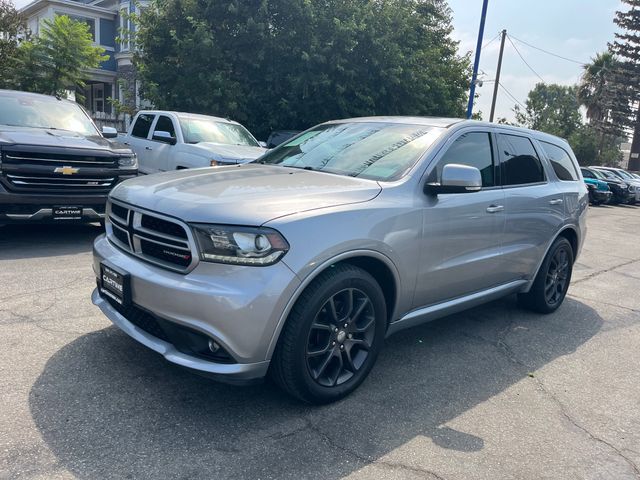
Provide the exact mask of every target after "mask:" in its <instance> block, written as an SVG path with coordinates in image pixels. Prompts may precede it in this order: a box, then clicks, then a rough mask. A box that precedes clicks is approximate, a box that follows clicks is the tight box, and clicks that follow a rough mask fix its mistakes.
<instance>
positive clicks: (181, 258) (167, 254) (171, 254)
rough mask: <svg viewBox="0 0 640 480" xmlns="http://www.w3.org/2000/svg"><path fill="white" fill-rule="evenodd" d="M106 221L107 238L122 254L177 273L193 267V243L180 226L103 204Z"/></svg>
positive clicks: (160, 217) (115, 204) (156, 216)
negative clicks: (127, 254)
mask: <svg viewBox="0 0 640 480" xmlns="http://www.w3.org/2000/svg"><path fill="white" fill-rule="evenodd" d="M107 218H108V222H107V224H106V231H107V237H108V238H109V240H110V241H111V242H112V243H113V244H114V245H116V246H118V247H119V248H121V249H122V250H125V251H126V252H128V253H130V254H132V255H135V256H136V257H138V258H141V259H143V260H146V261H147V262H150V263H153V264H155V265H159V266H161V267H164V268H167V269H169V270H174V271H178V272H181V273H186V272H188V271H189V270H191V269H192V268H193V267H194V266H195V264H196V262H197V258H198V254H197V250H196V249H195V247H194V245H195V243H194V241H193V237H192V235H191V231H190V229H189V228H188V227H187V226H186V225H185V224H183V223H182V222H179V221H177V220H175V219H172V218H169V217H165V216H163V215H159V214H156V213H152V212H147V211H144V210H140V209H137V208H133V207H130V206H128V205H126V204H121V203H118V202H113V201H109V202H108V203H107Z"/></svg>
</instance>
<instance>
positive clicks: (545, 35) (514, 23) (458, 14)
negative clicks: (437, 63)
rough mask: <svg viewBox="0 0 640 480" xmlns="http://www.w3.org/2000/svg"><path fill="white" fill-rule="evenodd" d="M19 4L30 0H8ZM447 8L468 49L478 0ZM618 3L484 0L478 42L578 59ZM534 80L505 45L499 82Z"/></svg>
mask: <svg viewBox="0 0 640 480" xmlns="http://www.w3.org/2000/svg"><path fill="white" fill-rule="evenodd" d="M14 1H15V2H16V5H17V6H18V7H22V6H24V5H26V4H27V3H29V2H30V1H31V0H14ZM449 5H450V6H451V9H452V10H453V26H454V28H455V30H454V32H453V37H454V38H455V39H456V40H459V41H460V51H461V53H466V52H469V51H471V52H473V51H474V50H475V46H476V39H477V35H478V27H479V23H480V12H481V9H482V0H449ZM621 6H622V3H621V2H620V0H489V8H488V13H487V22H486V26H485V34H484V42H483V43H484V44H486V43H487V42H488V41H490V40H491V39H492V38H494V37H495V36H496V35H497V34H498V32H499V31H500V30H502V29H503V28H506V29H507V32H508V33H510V34H512V35H513V36H514V37H516V38H519V39H521V40H524V41H525V42H527V43H530V44H532V45H535V46H537V47H540V48H543V49H545V50H549V51H551V52H554V53H557V54H559V55H562V56H565V57H569V58H572V59H575V60H578V61H581V62H587V61H589V59H590V58H591V57H592V56H593V55H594V54H595V53H596V52H600V51H603V50H605V49H606V48H607V42H608V41H611V40H612V39H613V32H614V31H615V26H614V24H613V16H614V12H615V11H616V10H617V9H619V8H620V7H621ZM514 43H515V44H516V47H517V48H518V50H519V51H520V53H521V54H522V55H523V57H524V58H525V59H526V61H527V62H528V63H529V64H530V65H531V67H533V69H534V70H535V71H536V72H537V73H538V74H539V75H540V76H541V77H542V78H543V79H544V80H545V81H546V82H548V83H561V84H567V85H570V84H574V83H576V82H577V81H578V80H579V78H580V75H581V72H582V68H581V66H580V65H578V64H576V63H572V62H567V61H565V60H560V59H558V58H554V57H552V56H549V55H546V54H544V53H542V52H539V51H537V50H534V49H532V48H530V47H528V46H526V45H523V44H520V43H518V42H516V41H514ZM499 47H500V42H499V41H498V40H497V39H496V40H494V41H493V42H491V43H490V44H489V45H487V47H486V48H485V49H483V50H482V56H481V59H480V68H481V70H482V71H483V72H485V75H482V76H481V78H484V79H485V80H493V79H494V78H495V70H496V64H497V62H498V51H499ZM539 81H540V79H539V78H538V77H537V76H536V75H535V74H534V73H533V72H532V71H531V70H530V69H529V68H528V67H527V66H526V65H525V64H524V63H523V61H522V60H521V59H520V58H519V57H518V55H517V53H516V52H515V51H514V49H513V47H512V46H511V45H510V44H509V42H508V41H507V43H506V44H505V55H504V60H503V64H502V76H501V81H500V83H501V84H503V85H504V87H505V88H506V89H507V90H509V92H510V93H511V94H513V96H514V97H515V98H516V99H518V101H520V102H522V103H524V101H525V99H526V97H527V93H528V92H529V90H531V89H532V88H533V87H534V86H535V84H536V82H539ZM477 93H479V95H480V98H479V99H478V101H477V103H476V109H477V110H480V111H482V113H483V116H484V118H485V119H488V117H489V111H490V105H491V97H492V94H493V84H492V83H490V82H486V83H484V85H483V86H482V87H481V88H479V89H477ZM514 104H515V102H514V101H513V100H512V99H511V98H509V97H508V96H507V94H506V93H504V91H502V90H501V91H500V93H499V95H498V100H497V103H496V116H498V117H507V118H509V119H512V118H513V112H512V111H511V109H512V108H513V105H514Z"/></svg>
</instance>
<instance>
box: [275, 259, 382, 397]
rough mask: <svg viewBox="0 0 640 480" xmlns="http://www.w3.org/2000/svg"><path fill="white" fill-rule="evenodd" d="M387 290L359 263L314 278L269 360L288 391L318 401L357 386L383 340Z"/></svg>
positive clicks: (368, 370)
mask: <svg viewBox="0 0 640 480" xmlns="http://www.w3.org/2000/svg"><path fill="white" fill-rule="evenodd" d="M386 316H387V314H386V305H385V301H384V295H383V293H382V290H381V289H380V286H379V285H378V283H377V282H376V281H375V279H374V278H373V277H372V276H371V275H370V274H369V273H367V272H366V271H364V270H362V269H361V268H358V267H355V266H353V265H349V264H339V265H336V266H334V267H331V268H329V269H328V270H327V271H325V272H323V273H322V274H320V275H319V276H318V278H316V279H315V280H314V281H313V282H312V283H311V284H310V285H309V286H308V287H307V289H306V290H305V291H304V292H303V293H302V295H301V296H300V298H299V299H298V301H297V302H296V304H295V306H294V307H293V310H292V311H291V313H290V315H289V318H288V319H287V322H286V324H285V326H284V328H283V330H282V333H281V335H280V339H279V341H278V345H277V347H276V351H275V352H274V356H273V359H272V361H271V374H272V376H273V378H274V380H275V381H276V383H278V384H279V385H280V387H282V388H283V389H284V390H285V391H286V392H288V393H289V394H291V395H292V396H294V397H296V398H297V399H299V400H301V401H303V402H307V403H314V404H323V403H330V402H334V401H336V400H339V399H341V398H343V397H345V396H346V395H348V394H349V393H351V392H352V391H354V390H355V389H356V388H357V387H358V386H359V385H360V384H361V383H362V382H363V381H364V379H365V378H366V377H367V375H368V374H369V372H370V371H371V368H372V367H373V364H374V363H375V361H376V358H377V356H378V353H379V351H380V349H381V348H382V344H383V342H384V335H385V330H386Z"/></svg>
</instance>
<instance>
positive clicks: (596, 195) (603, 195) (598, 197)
mask: <svg viewBox="0 0 640 480" xmlns="http://www.w3.org/2000/svg"><path fill="white" fill-rule="evenodd" d="M589 194H590V195H591V199H592V201H595V202H598V203H606V202H608V201H609V200H610V199H611V191H610V190H590V191H589Z"/></svg>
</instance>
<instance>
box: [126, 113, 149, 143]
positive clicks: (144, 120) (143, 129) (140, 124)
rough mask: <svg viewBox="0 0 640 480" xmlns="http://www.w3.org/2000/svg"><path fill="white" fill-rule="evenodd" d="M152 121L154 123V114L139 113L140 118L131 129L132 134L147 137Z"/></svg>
mask: <svg viewBox="0 0 640 480" xmlns="http://www.w3.org/2000/svg"><path fill="white" fill-rule="evenodd" d="M152 123H153V115H147V114H142V115H138V119H137V120H136V123H135V125H134V126H133V130H131V136H133V137H140V138H147V135H149V129H150V128H151V124H152Z"/></svg>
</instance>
